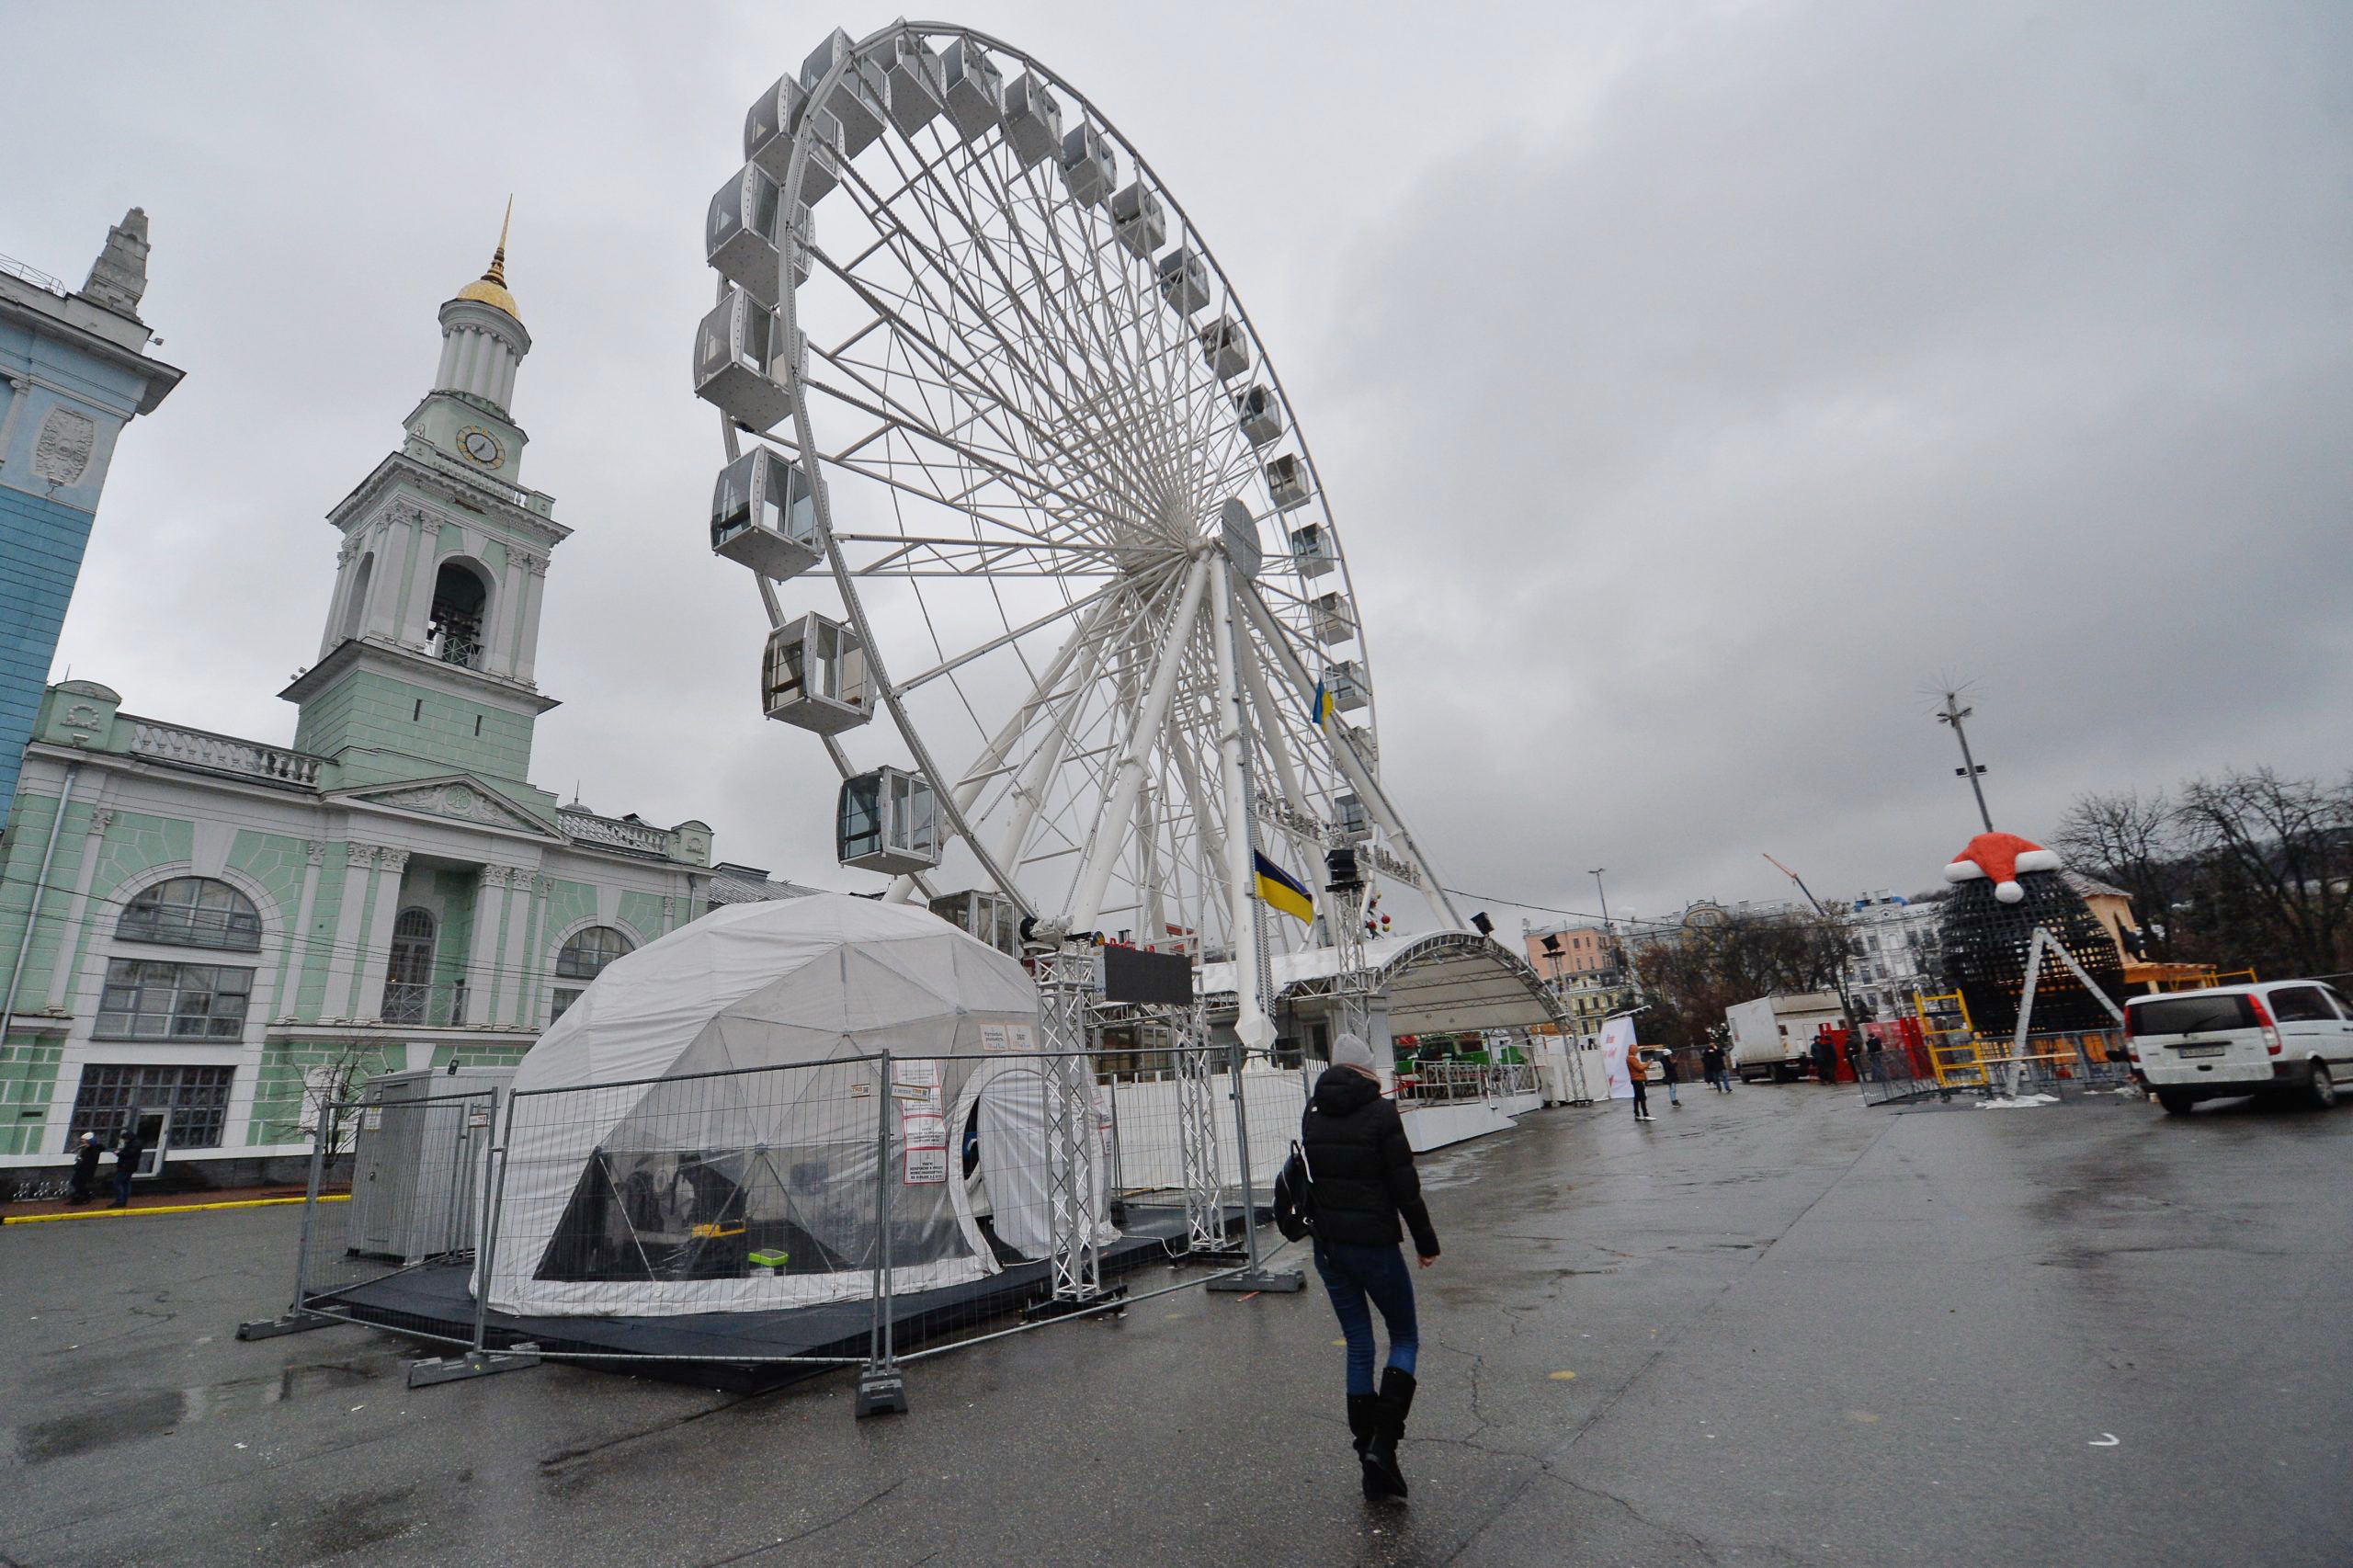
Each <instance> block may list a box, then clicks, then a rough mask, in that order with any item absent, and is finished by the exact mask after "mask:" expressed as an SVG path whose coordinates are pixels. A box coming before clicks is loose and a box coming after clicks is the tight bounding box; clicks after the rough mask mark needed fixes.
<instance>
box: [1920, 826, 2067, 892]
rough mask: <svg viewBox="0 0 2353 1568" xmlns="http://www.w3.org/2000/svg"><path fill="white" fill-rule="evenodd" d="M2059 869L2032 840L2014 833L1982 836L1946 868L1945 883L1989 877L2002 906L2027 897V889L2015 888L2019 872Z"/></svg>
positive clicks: (2057, 862)
mask: <svg viewBox="0 0 2353 1568" xmlns="http://www.w3.org/2000/svg"><path fill="white" fill-rule="evenodd" d="M2057 869H2059V857H2058V856H2056V855H2054V854H2052V852H2051V851H2050V850H2048V849H2045V848H2044V847H2043V846H2041V845H2040V844H2037V843H2035V842H2034V841H2033V840H2031V839H2027V838H2020V837H2019V836H2018V835H2017V834H2015V833H1981V834H1979V835H1977V836H1976V837H1974V838H1972V839H1971V840H1970V841H1969V847H1967V848H1966V849H1963V850H1962V851H1961V854H1960V856H1959V858H1956V859H1955V860H1954V861H1953V863H1952V864H1951V865H1949V866H1947V867H1946V868H1945V881H1949V882H1966V881H1975V880H1976V879H1977V878H1979V877H1990V878H1992V879H1993V882H1994V896H1995V898H1997V899H2000V900H2001V901H2002V902H2003V903H2018V901H2019V900H2020V899H2022V898H2024V897H2026V889H2024V888H2022V887H2020V886H2018V873H2019V872H2021V871H2055V870H2057Z"/></svg>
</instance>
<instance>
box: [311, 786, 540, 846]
mask: <svg viewBox="0 0 2353 1568" xmlns="http://www.w3.org/2000/svg"><path fill="white" fill-rule="evenodd" d="M333 798H334V799H335V800H338V801H352V802H353V803H355V804H363V805H370V806H389V807H391V808H392V809H393V810H394V811H402V812H416V813H417V814H419V815H420V816H428V817H442V818H446V819H448V820H449V821H451V822H464V823H473V824H478V825H480V826H483V827H496V828H505V829H506V830H507V831H509V832H513V833H528V834H530V835H534V836H535V837H539V838H553V837H554V836H555V833H554V831H553V830H552V829H551V828H550V827H549V825H548V824H546V823H543V822H541V821H540V819H539V818H537V817H535V816H533V815H532V814H531V813H530V812H527V811H525V810H524V809H523V808H522V807H520V806H518V805H516V804H515V803H514V802H513V801H509V800H507V799H506V796H504V795H501V794H500V793H499V792H498V791H497V790H493V789H492V788H491V787H490V786H489V785H487V784H484V783H483V781H482V780H481V779H479V778H473V777H472V775H470V774H464V773H452V774H449V775H446V776H444V777H442V778H411V779H404V780H403V781H402V782H400V783H397V784H369V785H362V786H360V787H359V788H358V789H354V790H337V791H336V792H335V796H334V797H333Z"/></svg>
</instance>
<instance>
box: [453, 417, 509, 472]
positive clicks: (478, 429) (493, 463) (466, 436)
mask: <svg viewBox="0 0 2353 1568" xmlns="http://www.w3.org/2000/svg"><path fill="white" fill-rule="evenodd" d="M458 449H459V450H460V451H461V452H463V453H465V454H466V456H468V457H469V458H472V460H474V461H476V462H478V463H480V464H482V466H483V467H484V468H496V467H497V466H498V465H499V464H500V463H502V462H504V461H505V460H506V448H504V447H502V446H500V445H499V444H498V437H495V436H494V435H492V434H491V433H490V432H489V431H487V430H485V429H483V427H482V426H479V425H469V426H466V427H465V428H464V429H462V430H460V431H459V432H458Z"/></svg>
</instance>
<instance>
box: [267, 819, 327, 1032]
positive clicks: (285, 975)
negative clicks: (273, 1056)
mask: <svg viewBox="0 0 2353 1568" xmlns="http://www.w3.org/2000/svg"><path fill="white" fill-rule="evenodd" d="M326 849H327V846H325V845H324V844H323V843H321V842H320V841H319V840H318V839H315V838H313V839H312V840H310V841H309V842H307V843H305V844H304V845H303V846H302V850H303V858H304V862H305V863H304V865H303V867H302V891H301V894H300V895H299V897H298V898H297V899H296V901H295V905H294V924H293V925H291V926H288V927H287V928H286V953H285V959H284V961H282V962H281V963H280V964H279V965H278V987H277V989H276V991H275V992H273V993H272V994H271V996H270V1003H269V1010H268V1012H267V1013H266V1014H265V1015H263V1016H264V1017H265V1018H267V1019H277V1018H285V1017H293V1014H294V1007H295V999H296V998H297V997H298V996H300V995H301V992H302V967H303V966H302V957H303V954H304V952H305V951H306V950H307V949H308V947H309V937H310V930H311V911H312V909H313V907H314V906H315V905H316V904H317V903H318V898H319V867H320V865H321V863H322V862H324V860H325V859H326Z"/></svg>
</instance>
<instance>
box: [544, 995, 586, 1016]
mask: <svg viewBox="0 0 2353 1568" xmlns="http://www.w3.org/2000/svg"><path fill="white" fill-rule="evenodd" d="M579 1000H580V993H579V992H577V991H570V990H558V991H557V992H556V994H555V995H554V997H553V998H552V999H551V1001H550V1002H549V1003H548V1022H549V1023H551V1024H552V1023H554V1022H555V1021H556V1020H557V1019H558V1018H560V1017H563V1010H564V1009H565V1008H566V1007H569V1006H572V1005H573V1004H574V1002H577V1001H579Z"/></svg>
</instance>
